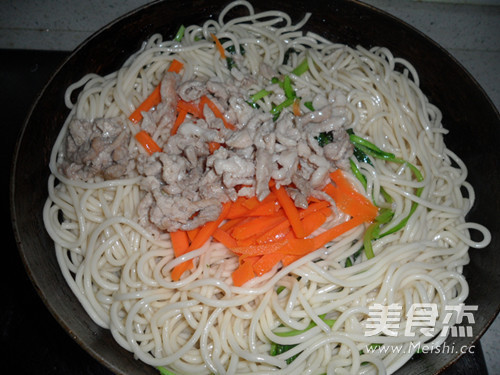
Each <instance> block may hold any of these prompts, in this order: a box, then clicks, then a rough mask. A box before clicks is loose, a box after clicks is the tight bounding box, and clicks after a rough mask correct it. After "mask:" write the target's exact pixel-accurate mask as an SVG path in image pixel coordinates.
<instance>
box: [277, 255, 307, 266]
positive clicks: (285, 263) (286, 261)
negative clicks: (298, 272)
mask: <svg viewBox="0 0 500 375" xmlns="http://www.w3.org/2000/svg"><path fill="white" fill-rule="evenodd" d="M300 258H302V256H300V255H283V258H282V259H281V263H282V264H283V267H286V266H289V265H290V264H292V263H293V262H295V261H296V260H299V259H300Z"/></svg>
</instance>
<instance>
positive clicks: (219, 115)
mask: <svg viewBox="0 0 500 375" xmlns="http://www.w3.org/2000/svg"><path fill="white" fill-rule="evenodd" d="M205 105H207V106H208V108H210V110H211V111H212V112H213V113H214V115H215V117H217V118H220V119H221V120H222V122H223V123H224V126H225V127H226V128H227V129H231V130H234V129H236V128H235V126H234V125H233V124H230V123H229V122H227V121H226V119H225V117H224V115H223V114H222V112H221V111H220V110H219V108H218V107H217V106H216V105H215V103H214V102H213V101H211V100H210V99H209V98H208V97H207V96H206V95H204V96H202V97H201V98H200V109H203V107H204V106H205Z"/></svg>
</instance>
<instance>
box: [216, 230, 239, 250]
mask: <svg viewBox="0 0 500 375" xmlns="http://www.w3.org/2000/svg"><path fill="white" fill-rule="evenodd" d="M212 236H213V238H214V239H215V240H217V241H219V242H220V243H221V244H223V245H224V246H226V247H227V248H228V249H234V248H236V247H237V246H238V243H237V242H236V240H235V239H234V238H233V237H232V236H231V235H230V234H229V233H228V232H226V231H224V230H222V229H221V228H217V229H216V230H215V232H214V234H213V235H212Z"/></svg>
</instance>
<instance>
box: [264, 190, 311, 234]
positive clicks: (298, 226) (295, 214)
mask: <svg viewBox="0 0 500 375" xmlns="http://www.w3.org/2000/svg"><path fill="white" fill-rule="evenodd" d="M272 189H273V191H274V193H275V194H276V197H277V198H278V201H279V202H280V205H281V207H283V210H284V211H285V214H286V216H287V217H288V220H290V225H291V226H292V229H293V231H294V233H295V235H296V236H297V237H298V238H304V237H305V235H304V227H303V225H302V222H301V221H300V217H299V211H298V210H297V207H296V206H295V203H294V202H293V200H292V198H290V196H289V195H288V193H287V192H286V190H285V188H284V187H283V186H280V188H279V189H276V187H275V186H274V187H273V188H272Z"/></svg>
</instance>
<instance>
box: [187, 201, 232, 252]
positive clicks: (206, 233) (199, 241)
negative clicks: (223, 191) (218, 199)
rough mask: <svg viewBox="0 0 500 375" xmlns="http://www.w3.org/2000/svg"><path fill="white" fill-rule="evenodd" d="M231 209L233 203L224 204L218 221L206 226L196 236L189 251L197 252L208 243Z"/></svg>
mask: <svg viewBox="0 0 500 375" xmlns="http://www.w3.org/2000/svg"><path fill="white" fill-rule="evenodd" d="M230 209H231V202H228V203H224V204H223V206H222V212H221V214H220V215H219V217H218V218H217V220H214V221H210V222H208V223H206V224H204V225H203V226H202V227H201V228H200V231H199V232H198V233H197V234H196V237H195V238H194V239H193V241H192V242H191V244H190V245H189V249H188V251H191V250H196V249H198V248H200V247H202V246H203V244H204V243H205V242H207V241H208V240H209V239H210V237H211V236H212V234H213V233H214V232H215V230H216V229H217V228H218V227H219V225H220V223H222V221H223V220H224V219H225V218H226V216H227V214H228V212H229V210H230Z"/></svg>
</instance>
